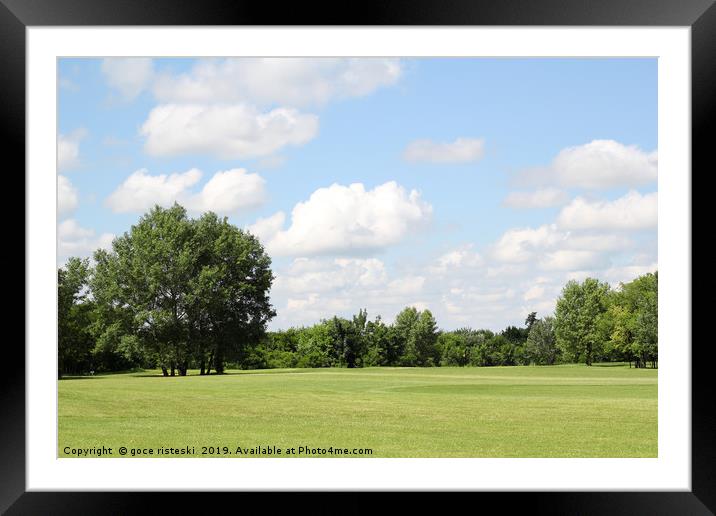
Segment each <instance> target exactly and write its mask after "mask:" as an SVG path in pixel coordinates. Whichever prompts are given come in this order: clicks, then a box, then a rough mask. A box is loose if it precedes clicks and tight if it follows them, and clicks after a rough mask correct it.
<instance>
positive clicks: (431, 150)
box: [403, 138, 485, 163]
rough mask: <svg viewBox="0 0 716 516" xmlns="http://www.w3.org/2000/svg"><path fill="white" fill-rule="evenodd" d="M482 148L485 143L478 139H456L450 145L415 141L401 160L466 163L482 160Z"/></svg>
mask: <svg viewBox="0 0 716 516" xmlns="http://www.w3.org/2000/svg"><path fill="white" fill-rule="evenodd" d="M484 148H485V141H484V140H482V139H478V138H458V139H457V140H455V141H454V142H452V143H438V142H433V141H432V140H416V141H414V142H411V143H410V144H408V146H407V147H406V149H405V151H404V152H403V158H404V159H406V160H407V161H426V162H430V163H466V162H469V161H477V160H479V159H480V158H482V156H483V155H484Z"/></svg>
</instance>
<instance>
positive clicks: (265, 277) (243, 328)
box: [187, 212, 276, 373]
mask: <svg viewBox="0 0 716 516" xmlns="http://www.w3.org/2000/svg"><path fill="white" fill-rule="evenodd" d="M192 233H193V239H192V242H191V246H190V252H192V253H193V256H194V259H195V265H194V267H195V272H194V274H193V275H192V276H191V278H190V279H189V280H188V287H189V288H188V294H187V300H188V318H189V322H190V325H189V327H190V332H191V335H192V336H193V337H194V338H195V342H194V345H193V348H192V350H193V352H194V353H196V354H197V356H198V360H199V362H200V367H201V370H204V364H205V363H206V366H207V370H206V372H207V373H208V372H209V370H210V368H211V366H212V363H213V365H214V367H215V369H216V371H217V372H218V373H223V371H224V367H225V361H226V360H227V359H234V360H242V359H243V358H245V357H246V356H247V353H248V350H249V348H250V347H251V345H252V344H254V343H256V342H258V341H259V340H260V339H261V338H262V337H263V335H264V333H265V331H266V325H267V324H268V322H269V321H270V320H271V318H272V317H274V316H275V315H276V312H275V311H274V310H273V307H272V306H271V303H270V299H269V290H270V288H271V284H272V282H273V279H274V276H273V273H272V272H271V259H270V258H269V256H268V255H267V254H266V253H265V252H264V249H263V246H262V245H261V244H260V242H259V241H258V240H257V239H256V238H255V237H254V236H253V235H251V234H249V233H246V232H244V231H242V230H241V229H238V228H237V227H236V226H233V225H232V224H229V222H228V220H227V219H226V218H223V219H220V218H219V217H217V215H216V214H214V213H211V212H209V213H205V214H204V215H203V216H202V217H201V218H199V219H198V220H196V221H193V222H192ZM207 354H208V355H207Z"/></svg>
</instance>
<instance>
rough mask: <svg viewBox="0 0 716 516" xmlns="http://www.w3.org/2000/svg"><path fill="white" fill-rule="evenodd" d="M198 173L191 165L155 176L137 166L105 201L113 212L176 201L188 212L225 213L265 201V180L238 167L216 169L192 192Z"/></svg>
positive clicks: (144, 209)
mask: <svg viewBox="0 0 716 516" xmlns="http://www.w3.org/2000/svg"><path fill="white" fill-rule="evenodd" d="M202 175H203V174H202V172H201V171H200V170H198V169H195V168H193V169H191V170H188V171H186V172H183V173H175V174H160V175H156V176H152V175H149V173H148V172H147V170H146V169H140V170H137V171H136V172H134V173H133V174H132V175H130V176H129V177H128V178H127V179H126V180H125V181H124V182H123V183H122V184H121V185H120V186H119V187H118V188H117V189H116V190H115V191H114V192H112V193H111V194H110V196H109V197H108V198H107V199H106V201H105V204H106V206H107V207H109V208H110V209H112V211H114V212H115V213H132V212H135V213H141V212H144V211H146V210H147V209H149V208H151V207H152V206H154V205H155V204H159V205H160V206H165V207H166V206H171V205H172V204H173V203H174V202H178V203H179V204H182V205H183V206H185V207H186V208H187V209H189V210H192V211H197V212H202V211H209V210H211V211H214V212H217V213H223V214H229V213H235V212H237V211H240V210H245V209H250V208H255V207H257V206H259V205H261V204H262V203H263V202H264V201H265V198H266V193H265V181H264V179H263V178H262V177H261V176H259V175H258V174H251V173H249V172H247V171H246V170H245V169H241V168H238V169H231V170H226V171H221V172H217V173H216V174H214V175H213V176H212V177H211V179H209V181H207V183H206V184H205V185H204V187H203V188H202V189H201V190H200V191H198V192H192V191H191V189H192V187H194V186H195V185H196V184H197V183H198V182H199V181H200V180H201V177H202Z"/></svg>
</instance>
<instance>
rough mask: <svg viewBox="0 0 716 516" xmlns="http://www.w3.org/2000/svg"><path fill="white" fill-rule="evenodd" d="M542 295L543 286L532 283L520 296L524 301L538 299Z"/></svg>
mask: <svg viewBox="0 0 716 516" xmlns="http://www.w3.org/2000/svg"><path fill="white" fill-rule="evenodd" d="M543 295H544V287H543V286H542V285H532V286H531V287H530V288H529V289H527V292H525V293H524V295H523V296H522V298H523V299H524V300H525V301H533V300H535V299H539V298H541V297H542V296H543Z"/></svg>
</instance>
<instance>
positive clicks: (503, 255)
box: [490, 224, 567, 263]
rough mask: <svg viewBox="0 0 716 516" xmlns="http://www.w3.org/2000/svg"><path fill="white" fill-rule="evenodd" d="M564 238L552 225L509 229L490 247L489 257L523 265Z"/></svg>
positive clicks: (565, 236) (563, 234) (564, 235)
mask: <svg viewBox="0 0 716 516" xmlns="http://www.w3.org/2000/svg"><path fill="white" fill-rule="evenodd" d="M566 238H567V235H566V234H565V233H562V232H560V231H559V230H557V227H556V226H555V225H554V224H549V225H548V224H545V225H543V226H540V227H538V228H536V229H533V228H517V229H510V230H508V231H506V232H505V233H504V234H503V235H502V237H500V239H499V240H498V241H497V242H496V243H495V244H494V245H493V246H492V248H491V250H490V255H491V257H492V258H494V259H495V260H497V261H498V262H503V263H524V262H528V261H530V260H532V259H533V258H534V256H535V254H536V252H537V251H539V250H540V249H544V248H548V247H552V246H554V245H556V244H557V243H559V242H562V241H564V240H566Z"/></svg>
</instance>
